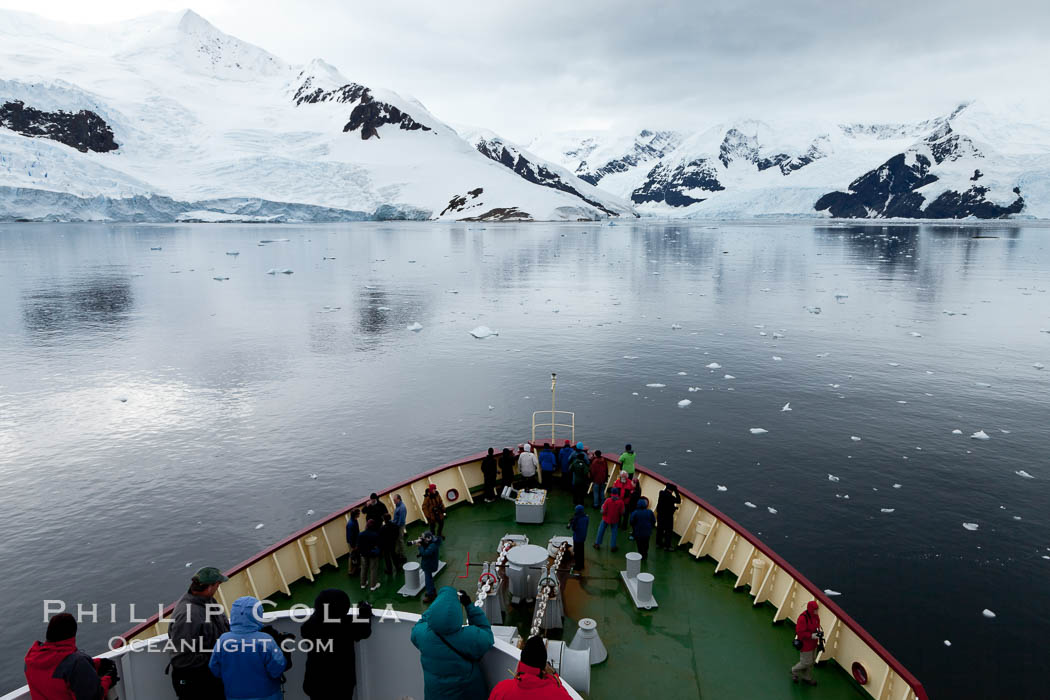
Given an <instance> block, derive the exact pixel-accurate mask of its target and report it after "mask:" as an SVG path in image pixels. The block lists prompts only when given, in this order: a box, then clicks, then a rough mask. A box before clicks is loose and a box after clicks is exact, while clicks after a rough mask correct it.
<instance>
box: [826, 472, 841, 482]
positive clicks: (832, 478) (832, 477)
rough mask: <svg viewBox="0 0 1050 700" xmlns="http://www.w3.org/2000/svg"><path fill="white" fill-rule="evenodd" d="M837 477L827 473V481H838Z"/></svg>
mask: <svg viewBox="0 0 1050 700" xmlns="http://www.w3.org/2000/svg"><path fill="white" fill-rule="evenodd" d="M838 480H839V478H838V477H837V476H835V475H834V474H828V481H838Z"/></svg>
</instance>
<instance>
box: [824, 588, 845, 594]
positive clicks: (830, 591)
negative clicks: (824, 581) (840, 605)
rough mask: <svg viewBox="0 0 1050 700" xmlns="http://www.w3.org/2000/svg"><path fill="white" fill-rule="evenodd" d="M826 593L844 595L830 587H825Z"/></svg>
mask: <svg viewBox="0 0 1050 700" xmlns="http://www.w3.org/2000/svg"><path fill="white" fill-rule="evenodd" d="M824 595H842V594H841V593H839V592H838V591H833V590H831V589H830V588H825V589H824Z"/></svg>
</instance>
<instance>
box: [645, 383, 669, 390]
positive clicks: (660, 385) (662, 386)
mask: <svg viewBox="0 0 1050 700" xmlns="http://www.w3.org/2000/svg"><path fill="white" fill-rule="evenodd" d="M646 386H647V387H650V388H652V389H663V388H664V387H665V386H667V385H666V384H646Z"/></svg>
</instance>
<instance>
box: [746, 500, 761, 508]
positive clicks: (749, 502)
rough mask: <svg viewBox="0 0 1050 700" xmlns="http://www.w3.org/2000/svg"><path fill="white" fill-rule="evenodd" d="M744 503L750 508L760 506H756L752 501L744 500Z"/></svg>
mask: <svg viewBox="0 0 1050 700" xmlns="http://www.w3.org/2000/svg"><path fill="white" fill-rule="evenodd" d="M744 505H745V506H747V507H748V508H758V506H756V505H755V504H754V503H752V502H751V501H744Z"/></svg>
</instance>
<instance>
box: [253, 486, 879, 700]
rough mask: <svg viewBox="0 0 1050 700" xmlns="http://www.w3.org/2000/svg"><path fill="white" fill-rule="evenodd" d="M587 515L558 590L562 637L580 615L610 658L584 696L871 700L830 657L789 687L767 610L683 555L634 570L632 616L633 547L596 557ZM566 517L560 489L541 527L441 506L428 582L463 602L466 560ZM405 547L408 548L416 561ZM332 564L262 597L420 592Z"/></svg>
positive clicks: (788, 653)
mask: <svg viewBox="0 0 1050 700" xmlns="http://www.w3.org/2000/svg"><path fill="white" fill-rule="evenodd" d="M587 510H588V515H589V516H590V519H591V527H590V536H589V539H588V544H587V568H586V569H585V573H584V576H583V577H582V578H579V579H570V581H569V583H568V584H567V585H566V590H565V615H566V620H565V630H564V637H565V639H567V640H569V639H571V638H572V636H573V634H575V632H576V620H578V619H580V618H583V617H590V618H593V619H595V620H596V621H597V622H598V632H599V634H600V635H601V638H602V641H603V642H604V643H605V646H606V647H607V648H608V650H609V658H608V659H607V660H606V661H605V662H604V663H602V664H599V665H597V666H592V667H591V673H592V675H591V693H590V697H591V698H598V699H602V700H604V699H608V698H627V697H632V698H644V697H663V698H678V699H681V700H684V699H685V698H811V699H816V698H867V697H870V696H868V695H867V693H865V692H864V691H863V690H861V689H860V687H859V686H857V685H856V684H855V683H854V681H853V679H852V678H851V677H850V676H849V674H847V673H846V672H845V671H843V670H842V669H841V668H839V667H838V666H837V665H836V664H835V663H834V662H828V663H824V664H821V665H820V666H818V667H817V668H816V669H815V670H814V678H815V679H816V680H817V682H818V685H817V686H816V687H810V686H805V685H794V684H792V683H791V678H790V671H789V669H790V668H791V666H792V664H794V663H795V662H796V661H798V652H797V651H795V650H794V649H793V648H792V646H791V640H792V639H793V637H794V629H793V627H792V626H791V625H789V624H786V623H781V624H777V625H774V624H772V623H771V620H772V618H773V612H774V610H773V608H772V607H770V606H768V605H761V606H758V607H755V606H754V605H753V604H752V602H753V601H752V599H751V597H750V596H749V595H747V593H746V592H744V591H745V589H741V590H740V591H734V590H733V583H734V582H735V578H736V577H735V575H733V574H731V573H721V574H719V575H715V574H714V562H713V561H711V560H710V559H704V560H700V561H697V560H696V559H694V558H693V557H691V556H690V555H689V554H688V553H687V552H686V551H685V550H684V548H683V549H682V550H680V551H678V552H673V553H672V552H663V551H658V550H656V549H655V547H653V548H651V549H650V552H649V561H648V562H643V566H642V570H643V571H648V572H650V573H652V574H653V575H654V576H655V577H656V582H655V584H654V587H653V595H654V596H655V597H656V600H657V602H658V603H659V608H657V609H655V610H653V611H643V610H638V609H636V608H635V607H634V604H633V603H632V602H631V599H630V596H629V594H628V593H627V590H626V588H625V587H624V584H623V582H622V581H621V579H620V575H619V571H620V570H621V569H623V568H624V565H625V562H624V554H625V553H627V552H629V551H634V543H633V542H632V541H630V540H628V539H627V538H626V536H623V534H622V533H621V537H620V541H619V542H618V543H617V544H618V545H619V551H618V552H616V553H612V552H610V551H609V540H608V537H609V533H606V539H605V542H604V545H603V547H602V549H601V551H596V550H595V549H594V548H593V547H591V543H592V542H593V541H594V536H595V534H596V532H597V529H598V520H599V518H598V516H597V512H596V511H595V510H594V509H592V508H590V507H588V509H587ZM571 513H572V503H571V499H570V497H569V495H568V494H566V493H565V492H562V491H556V492H551V493H550V494H548V501H547V522H546V523H544V524H542V525H520V524H517V523H515V522H514V505H513V504H512V503H510V502H508V501H503V500H499V501H496V502H495V503H491V504H486V503H482V502H481V501H480V500H479V501H478V502H477V503H476V504H474V505H473V506H471V505H468V504H465V505H461V506H457V507H455V508H452V509H450V510H449V517H448V520H447V521H446V523H445V533H444V534H445V538H446V539H445V542H444V543H443V545H442V550H441V559H442V560H443V561H446V562H448V566H447V567H446V568H445V569H444V570H443V571H442V572H441V574H440V575H439V576H438V577H437V581H436V584H437V586H438V587H439V588H440V587H441V586H454V587H455V588H463V589H464V590H467V591H469V592H471V594H472V595H473V592H474V590H475V589H476V587H477V579H478V576H479V575H480V569H479V568H478V567H471V568H470V573H469V577H468V578H458V577H460V576H464V575H466V574H467V569H466V561H467V554H468V553H469V554H470V561H471V562H474V563H477V562H482V561H485V560H491V559H494V558H495V549H496V545H497V544H498V542H499V538H500V537H502V536H503V535H504V534H506V533H508V532H513V533H519V534H520V533H524V534H526V535H528V537H529V539H530V541H531V542H533V543H535V544H544V545H545V544H546V542H547V540H548V539H549V538H550V537H552V536H554V535H567V534H569V532H568V530H567V529H566V528H565V523H566V522H568V519H569V516H570V515H571ZM422 529H423V528H422V526H421V525H420V524H418V523H417V524H416V525H415V526H412V527H410V528H409V535H410V536H413V537H415V536H418V534H419V533H420V532H421V531H422ZM654 540H655V533H654ZM414 549H415V548H411V550H410V551H406V553H411V554H414ZM340 564H341V568H340V569H339V570H338V571H336V570H335V569H334V568H332V567H331V566H328V567H325V568H324V569H323V570H322V573H321V574H320V575H319V576H317V577H316V581H314V582H310V581H307V580H305V579H304V580H302V581H300V582H298V583H296V584H293V586H292V595H291V596H290V597H289V596H284V595H276V596H272V597H273V598H274V600H275V602H276V603H277V607H278V608H285V607H288V606H291V605H292V604H293V603H306V604H308V605H312V604H313V600H314V597H315V596H316V595H317V593H318V592H320V591H321V590H322V589H324V588H344V589H345V590H347V591H348V592H349V593H350V598H351V600H367V601H369V602H370V603H371V604H372V605H373V606H383V605H385V604H387V603H392V604H393V605H394V607H395V608H396V609H398V610H404V611H407V612H422V611H423V609H424V606H423V604H422V603H421V600H420V599H421V597H422V596H419V597H416V598H411V599H406V598H402V597H401V596H399V595H397V589H398V588H399V587H400V586H401V584H402V582H403V578H404V577H403V576H401V575H400V572H398V574H397V575H396V576H395V577H382V578H381V581H382V586H381V587H380V588H379V590H378V591H376V592H375V593H370V592H369V591H362V590H361V588H360V586H359V584H358V581H357V578H356V577H354V579H353V580H350V578H349V577H348V576H347V574H346V560H345V558H344V559H343V560H341V561H340ZM395 579H396V580H395ZM531 613H532V606H531V605H530V606H527V608H526V607H525V606H522V610H521V611H514V612H512V613H511V616H510V618H509V619H508V620H505V621H504V624H517V626H518V628H519V630H521V631H522V632H523V633H527V626H526V625H527V623H528V622H529V621H530V619H531Z"/></svg>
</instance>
